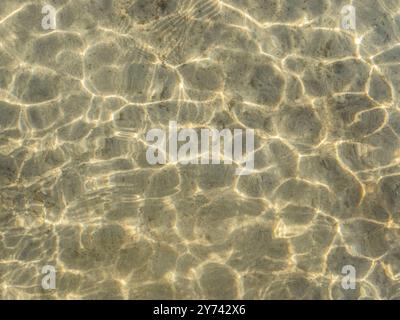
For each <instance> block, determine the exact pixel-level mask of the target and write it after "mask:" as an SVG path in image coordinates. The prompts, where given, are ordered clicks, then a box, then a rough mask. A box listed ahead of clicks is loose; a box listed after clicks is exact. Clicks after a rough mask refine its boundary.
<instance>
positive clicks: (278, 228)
mask: <svg viewBox="0 0 400 320" xmlns="http://www.w3.org/2000/svg"><path fill="white" fill-rule="evenodd" d="M352 3H353V5H354V6H355V7H356V14H357V20H356V24H357V25H356V30H355V31H352V30H344V29H342V28H341V27H340V25H341V24H340V21H341V15H340V11H341V8H342V7H343V6H344V5H346V4H348V2H347V1H341V0H331V1H329V0H307V1H306V0H304V1H301V0H298V1H290V0H280V1H278V0H268V1H267V0H221V1H220V0H136V1H127V0H119V1H118V0H114V1H111V0H92V1H89V0H73V1H72V0H71V1H65V0H48V1H47V2H44V1H23V0H1V2H0V298H2V299H22V298H25V299H200V298H201V299H204V298H208V299H215V298H222V299H243V298H245V299H359V298H360V299H395V298H399V297H400V283H399V279H400V246H399V243H400V242H399V241H400V229H399V223H400V166H399V162H400V148H399V147H400V139H399V138H400V112H399V108H398V107H399V93H400V45H399V39H400V1H399V0H354V1H352ZM45 4H51V5H52V6H54V7H55V8H56V9H57V28H56V30H54V31H53V30H47V31H46V30H43V28H42V26H41V22H42V18H43V16H44V15H43V14H42V13H41V10H42V6H43V5H45ZM169 121H177V123H178V124H179V125H180V126H181V127H186V128H196V129H200V128H214V129H219V130H221V129H223V128H228V129H235V128H242V129H245V128H251V129H254V130H255V141H256V149H257V150H256V152H255V170H254V171H253V172H252V174H250V175H247V176H237V175H235V168H236V164H232V165H229V164H220V165H194V164H193V165H182V164H166V165H157V166H151V165H149V164H148V162H147V161H146V157H145V155H146V149H147V143H146V139H145V137H146V133H147V132H148V130H150V129H152V128H167V126H168V123H169ZM45 265H51V266H54V267H55V269H56V288H55V289H54V290H45V289H44V288H43V287H42V285H41V283H42V278H43V276H44V275H43V274H42V272H41V271H42V268H43V266H45ZM346 265H350V266H353V267H354V268H355V270H356V278H357V282H356V288H355V289H354V290H352V289H350V290H345V289H344V288H343V286H342V280H343V275H342V269H343V267H344V266H346Z"/></svg>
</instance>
